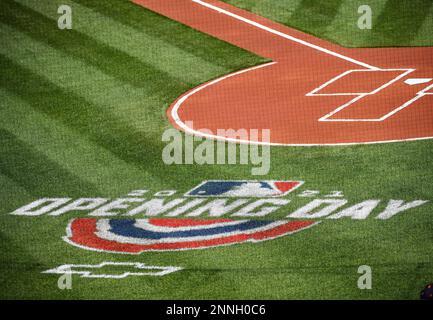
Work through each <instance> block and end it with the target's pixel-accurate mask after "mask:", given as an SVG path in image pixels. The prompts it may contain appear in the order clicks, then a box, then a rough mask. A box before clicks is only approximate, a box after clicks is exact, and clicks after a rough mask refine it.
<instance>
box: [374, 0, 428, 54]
mask: <svg viewBox="0 0 433 320" xmlns="http://www.w3.org/2000/svg"><path fill="white" fill-rule="evenodd" d="M432 7H433V1H431V0H412V1H401V0H388V1H387V3H386V5H385V8H384V9H383V11H382V12H381V14H380V16H379V17H378V18H377V23H376V24H375V26H374V28H373V29H372V37H371V38H370V42H371V44H370V45H371V46H397V45H399V46H402V45H409V44H410V43H412V40H413V39H414V38H415V37H416V36H417V34H418V31H419V29H420V28H421V26H422V24H423V22H424V20H425V19H426V17H427V16H428V13H429V11H430V9H431V8H432ZM431 34H432V32H430V37H431Z"/></svg>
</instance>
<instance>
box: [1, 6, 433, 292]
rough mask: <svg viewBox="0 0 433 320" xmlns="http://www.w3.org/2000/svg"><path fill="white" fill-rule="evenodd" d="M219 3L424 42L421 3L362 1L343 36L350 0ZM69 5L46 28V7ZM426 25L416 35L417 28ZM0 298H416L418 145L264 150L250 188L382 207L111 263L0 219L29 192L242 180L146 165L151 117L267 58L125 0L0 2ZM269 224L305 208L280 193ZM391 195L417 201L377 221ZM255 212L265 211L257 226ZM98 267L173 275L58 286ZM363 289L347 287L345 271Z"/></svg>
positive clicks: (422, 224)
mask: <svg viewBox="0 0 433 320" xmlns="http://www.w3.org/2000/svg"><path fill="white" fill-rule="evenodd" d="M225 2H227V3H230V4H233V5H235V6H239V7H240V8H243V9H246V10H250V11H252V12H254V13H257V14H259V15H263V16H265V17H267V18H269V19H272V20H275V21H277V22H280V23H283V24H286V25H288V26H291V27H294V28H297V29H300V30H303V31H305V32H308V33H311V34H313V35H316V36H318V37H320V38H324V39H327V40H330V41H333V42H336V43H339V44H341V45H344V46H349V47H372V46H375V47H377V46H423V45H433V33H432V32H431V30H432V28H433V3H432V2H431V1H428V0H425V1H422V0H416V1H411V4H410V5H409V4H407V5H404V4H402V3H408V2H404V1H397V0H388V1H385V0H375V1H371V3H372V8H373V11H374V12H376V13H375V15H374V24H375V25H376V27H375V28H374V29H373V31H371V32H370V31H365V30H364V31H362V30H359V29H357V27H356V23H354V22H353V21H354V19H355V21H356V17H357V16H358V13H357V12H356V9H355V10H354V9H353V8H357V7H358V6H359V4H360V3H361V2H362V1H352V0H340V1H312V0H303V1H300V0H296V1H284V0H278V1H275V0H262V1H259V0H230V1H225ZM60 4H68V5H70V6H71V7H72V10H73V28H72V30H59V29H58V28H57V19H58V17H59V14H58V13H57V8H58V6H59V5H60ZM429 30H430V31H429ZM0 42H1V45H0V68H1V72H0V237H1V239H0V288H1V290H0V297H1V298H3V299H13V298H15V299H23V298H28V299H113V298H117V299H223V298H225V299H330V298H334V299H417V298H418V295H419V291H420V290H421V289H422V287H423V286H424V285H425V284H426V283H428V282H432V281H433V266H432V263H433V258H432V254H431V253H432V252H433V241H432V240H433V239H432V237H433V236H432V231H433V219H432V214H433V212H432V211H433V207H432V201H433V188H432V182H433V170H432V165H431V164H432V162H433V142H432V141H431V140H424V141H414V142H399V143H390V144H379V145H361V146H345V147H308V148H305V147H272V148H271V169H270V172H269V174H268V175H266V176H262V177H260V179H262V180H284V179H286V180H302V181H305V188H304V190H305V189H310V190H320V192H321V193H322V194H326V193H330V192H332V191H335V190H339V191H342V192H343V193H344V197H345V198H346V199H348V200H349V204H356V203H358V202H361V201H364V200H366V199H379V200H382V201H381V203H380V204H379V206H378V208H376V209H375V211H374V213H373V214H371V215H370V216H369V217H368V218H367V219H365V220H359V221H355V220H352V219H350V218H347V219H345V218H343V219H339V220H324V221H322V223H321V224H320V226H318V227H317V228H312V229H311V230H308V232H300V233H299V234H296V235H293V236H290V237H282V238H279V239H275V240H271V241H267V242H263V243H259V244H254V243H248V244H241V245H236V246H230V247H220V248H212V249H207V250H197V251H181V252H165V253H157V252H150V253H143V254H141V255H132V256H131V255H118V254H114V253H100V252H93V251H87V250H83V249H80V248H77V247H74V246H71V245H70V244H68V243H66V242H64V241H62V237H63V236H64V235H65V228H66V225H67V223H68V221H69V220H70V219H71V218H73V217H78V216H86V213H85V212H77V213H68V214H66V215H62V216H59V217H53V216H45V215H43V216H39V217H23V216H15V215H11V214H10V213H11V212H12V211H14V210H15V209H17V208H19V207H21V206H23V205H25V204H28V203H30V202H32V201H34V200H37V199H39V198H44V197H48V198H52V197H70V198H74V199H75V198H81V197H83V198H86V197H92V198H93V197H104V198H119V197H124V196H125V195H126V194H127V193H128V192H130V191H132V190H137V189H149V190H152V191H154V192H156V191H160V190H177V191H178V194H176V196H180V195H181V194H183V193H185V192H186V191H188V190H190V189H191V188H192V187H194V186H196V185H197V184H199V183H200V182H201V181H203V180H210V179H222V180H224V179H226V180H242V179H246V180H247V179H257V177H251V174H250V171H251V168H252V165H201V166H200V165H172V166H167V165H165V164H164V163H163V162H162V159H161V154H162V150H163V148H164V146H165V143H164V142H162V141H161V136H162V133H163V132H164V130H166V129H168V128H170V127H171V125H170V124H169V122H168V121H167V118H166V115H165V112H166V110H167V108H168V107H169V105H170V104H171V103H172V102H173V101H174V100H175V99H176V98H177V97H179V96H180V95H181V94H182V93H184V92H186V91H188V90H189V89H192V88H194V87H196V86H198V85H199V84H201V83H204V82H206V81H209V80H210V79H214V78H218V77H220V76H222V75H225V74H228V73H231V72H234V71H236V70H241V69H244V68H247V67H250V66H254V65H259V64H262V63H265V62H267V61H268V60H267V59H265V58H263V57H259V56H256V55H254V54H252V53H249V52H247V51H245V50H243V49H240V48H237V47H234V46H232V45H230V44H228V43H225V42H223V41H220V40H218V39H215V38H212V37H210V36H208V35H205V34H202V33H200V32H198V31H196V30H193V29H191V28H189V27H186V26H184V25H182V24H180V23H177V22H175V21H172V20H170V19H168V18H166V17H163V16H160V15H158V14H156V13H153V12H151V11H149V10H147V9H144V8H143V7H140V6H137V5H134V4H133V3H131V2H130V1H128V0H105V1H99V0H75V1H69V0H68V1H63V0H62V1H60V0H44V1H36V0H16V1H12V0H2V1H1V2H0ZM288 199H290V200H291V202H290V204H289V206H287V207H284V209H281V210H279V211H277V212H275V213H273V215H272V218H284V217H286V216H287V215H288V214H289V213H290V212H291V211H294V210H296V209H297V208H299V207H301V206H302V205H305V204H306V203H308V202H309V201H310V200H309V199H308V198H301V197H298V196H296V194H293V195H291V196H289V197H288ZM391 199H403V200H405V201H414V200H428V201H429V202H428V203H427V204H425V205H423V206H420V207H417V208H414V209H411V210H410V211H407V212H404V213H402V214H400V215H396V216H395V217H393V218H392V219H389V220H378V219H375V216H376V215H377V213H378V212H380V211H381V210H383V209H384V208H385V206H386V204H387V202H388V201H389V200H391ZM267 218H270V217H267ZM101 261H125V262H126V261H130V262H144V263H146V264H149V265H162V266H164V265H174V266H182V267H183V268H184V270H182V271H181V272H177V273H174V274H172V275H169V276H165V277H128V278H125V279H121V280H119V279H89V278H80V277H78V276H77V277H74V278H73V288H72V289H71V290H59V288H58V287H57V279H58V276H56V275H49V274H43V273H41V272H42V271H44V270H47V269H51V268H54V267H56V266H58V265H61V264H65V263H68V264H98V263H100V262H101ZM360 265H369V266H371V267H372V269H373V272H374V273H373V279H374V280H373V289H372V290H360V289H358V287H357V286H356V282H357V279H358V277H359V274H358V273H357V269H358V266H360Z"/></svg>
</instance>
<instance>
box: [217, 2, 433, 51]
mask: <svg viewBox="0 0 433 320" xmlns="http://www.w3.org/2000/svg"><path fill="white" fill-rule="evenodd" d="M222 1H224V2H227V3H229V4H232V5H235V6H238V7H241V8H244V9H246V10H250V11H252V12H254V13H256V14H259V15H263V16H265V17H266V18H269V19H271V20H274V21H277V22H280V23H283V24H285V25H287V26H289V27H293V28H296V29H299V30H302V31H305V32H308V33H311V34H314V35H316V36H319V37H321V38H324V39H327V40H330V41H332V42H335V43H338V44H340V45H343V46H347V47H385V46H388V47H394V46H411V45H412V46H422V45H424V46H432V45H433V32H431V30H432V28H431V26H432V24H433V21H432V19H433V18H432V16H431V14H430V10H431V8H432V6H433V2H432V1H431V0H414V1H401V0H370V1H368V3H366V2H365V1H363V0H327V1H314V0H302V1H301V2H300V3H299V4H298V7H297V8H298V9H297V10H296V12H295V13H291V12H292V10H293V3H292V2H289V1H287V2H286V1H284V0H281V8H280V10H278V12H275V11H274V10H269V9H268V8H267V7H265V6H263V5H262V4H263V3H266V2H271V5H272V3H273V0H222ZM361 5H369V6H370V7H371V9H372V15H373V17H372V18H373V28H372V29H371V30H369V29H363V30H361V29H359V28H358V27H357V22H358V19H359V18H360V17H361V14H359V13H358V8H359V6H361ZM281 12H288V14H287V15H283V16H287V17H288V18H287V19H282V18H281V16H282V13H281ZM289 12H290V14H289ZM426 20H428V21H426Z"/></svg>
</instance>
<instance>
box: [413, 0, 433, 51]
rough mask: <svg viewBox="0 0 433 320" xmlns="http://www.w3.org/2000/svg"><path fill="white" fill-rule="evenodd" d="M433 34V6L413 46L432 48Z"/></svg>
mask: <svg viewBox="0 0 433 320" xmlns="http://www.w3.org/2000/svg"><path fill="white" fill-rule="evenodd" d="M431 34H433V6H432V7H430V10H429V12H428V14H427V15H426V16H425V19H424V22H423V24H422V25H421V27H420V28H419V29H418V33H417V35H416V37H414V38H413V39H412V42H411V45H413V46H432V45H433V41H432V40H431V38H429V36H431Z"/></svg>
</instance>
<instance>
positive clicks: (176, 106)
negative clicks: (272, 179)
mask: <svg viewBox="0 0 433 320" xmlns="http://www.w3.org/2000/svg"><path fill="white" fill-rule="evenodd" d="M191 1H193V2H195V3H197V4H199V5H202V6H204V7H207V8H209V9H212V10H215V11H217V12H219V13H222V14H225V15H228V16H230V17H232V18H234V19H237V20H240V21H243V22H245V23H248V24H250V25H252V26H255V27H257V28H259V29H262V30H264V31H267V32H270V33H272V34H275V35H277V36H279V37H282V38H285V39H287V40H291V41H294V42H297V43H300V44H302V45H304V46H307V47H310V48H312V49H315V50H318V51H321V52H323V53H326V54H329V55H332V56H335V57H338V58H340V59H343V60H346V61H349V62H352V63H354V64H357V65H360V66H362V67H365V68H367V69H370V70H373V71H374V70H377V71H379V70H382V69H381V68H379V67H375V66H372V65H369V64H367V63H364V62H362V61H358V60H356V59H353V58H350V57H347V56H344V55H342V54H340V53H337V52H334V51H332V50H328V49H326V48H323V47H320V46H317V45H315V44H312V43H309V42H307V41H305V40H302V39H298V38H296V37H293V36H290V35H288V34H285V33H283V32H280V31H277V30H274V29H272V28H269V27H267V26H265V25H262V24H260V23H258V22H255V21H252V20H250V19H247V18H244V17H242V16H239V15H237V14H234V13H232V12H230V11H227V10H224V9H222V8H219V7H217V6H215V5H211V4H209V3H206V2H204V1H201V0H191ZM273 64H276V62H271V63H267V64H263V65H260V66H256V67H252V68H248V69H245V70H241V71H238V72H235V73H232V74H229V75H226V76H223V77H221V78H218V79H216V80H213V81H211V82H208V83H205V84H203V85H201V86H198V87H197V88H195V89H193V90H191V91H189V92H187V93H186V94H184V95H183V96H181V97H180V98H179V99H178V100H177V101H176V103H175V104H174V106H173V107H172V109H171V112H170V113H171V117H172V118H173V120H174V122H175V123H176V124H177V125H178V126H179V127H180V128H182V129H183V130H184V131H185V132H186V133H189V134H192V135H197V136H201V137H205V138H210V139H214V140H222V141H228V142H234V143H245V144H255V145H270V146H304V147H310V146H347V145H358V144H379V143H392V142H400V141H417V140H426V139H432V138H433V137H422V138H407V139H398V140H384V141H371V142H350V143H323V144H321V143H306V144H297V143H292V144H291V143H277V142H275V143H274V142H261V141H250V140H241V139H233V138H226V137H221V136H217V135H212V134H207V133H203V132H200V131H197V130H194V129H192V128H190V127H188V126H187V125H186V124H185V123H184V122H183V121H182V120H180V118H179V115H178V113H177V112H178V110H179V107H180V106H181V105H182V103H183V102H185V100H187V99H188V98H189V97H190V96H192V95H194V94H195V93H197V92H199V91H201V90H203V89H204V88H206V87H209V86H211V85H213V84H215V83H218V82H220V81H223V80H225V79H227V78H231V77H234V76H237V75H240V74H243V73H246V72H249V71H253V70H256V69H259V68H264V67H268V66H271V65H273ZM427 94H430V93H425V95H427ZM355 99H359V96H358V97H356V98H355Z"/></svg>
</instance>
